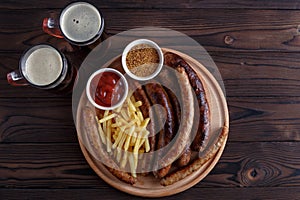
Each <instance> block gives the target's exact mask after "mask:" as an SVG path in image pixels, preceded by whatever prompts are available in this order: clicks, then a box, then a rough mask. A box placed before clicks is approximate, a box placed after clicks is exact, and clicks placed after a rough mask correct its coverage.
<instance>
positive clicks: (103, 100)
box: [91, 72, 125, 107]
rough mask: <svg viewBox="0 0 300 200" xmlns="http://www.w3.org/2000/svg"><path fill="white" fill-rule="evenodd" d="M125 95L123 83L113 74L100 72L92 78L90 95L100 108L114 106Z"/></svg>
mask: <svg viewBox="0 0 300 200" xmlns="http://www.w3.org/2000/svg"><path fill="white" fill-rule="evenodd" d="M124 93H125V88H124V82H123V80H122V79H121V77H120V76H119V75H118V74H116V73H114V72H102V73H100V74H98V75H97V76H95V77H94V79H93V80H92V83H91V94H95V95H94V99H95V102H96V103H97V104H98V105H100V106H105V107H110V106H113V105H116V104H117V103H118V102H119V101H120V100H121V98H122V97H123V95H124Z"/></svg>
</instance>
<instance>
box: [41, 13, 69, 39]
mask: <svg viewBox="0 0 300 200" xmlns="http://www.w3.org/2000/svg"><path fill="white" fill-rule="evenodd" d="M43 31H44V32H45V33H48V34H49V35H52V36H54V37H57V38H63V37H64V36H63V34H62V33H61V31H60V29H59V22H58V20H57V19H56V18H51V17H47V18H44V20H43Z"/></svg>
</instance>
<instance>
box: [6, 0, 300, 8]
mask: <svg viewBox="0 0 300 200" xmlns="http://www.w3.org/2000/svg"><path fill="white" fill-rule="evenodd" d="M16 2H18V3H16ZM35 2H36V1H32V0H31V1H30V0H27V1H20V0H19V1H9V0H3V1H1V5H0V8H5V9H32V8H63V7H64V6H65V5H66V4H68V3H70V2H72V0H64V1H50V2H47V1H41V2H40V3H38V4H35ZM89 2H91V3H93V4H94V5H97V6H98V7H99V8H115V9H125V8H181V9H185V8H236V9H245V8H248V9H299V8H300V3H299V2H298V1H295V0H284V1H282V0H273V1H269V0H260V1H256V0H240V1H238V0H203V1H197V0H169V1H159V0H143V1H135V2H133V1H131V0H114V1H110V0H89Z"/></svg>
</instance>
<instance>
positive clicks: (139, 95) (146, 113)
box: [133, 82, 156, 172]
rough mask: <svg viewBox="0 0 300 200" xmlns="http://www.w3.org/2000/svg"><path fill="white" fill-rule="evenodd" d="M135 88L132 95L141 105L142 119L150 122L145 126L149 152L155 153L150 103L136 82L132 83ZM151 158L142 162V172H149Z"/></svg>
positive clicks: (152, 116)
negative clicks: (147, 119) (148, 119)
mask: <svg viewBox="0 0 300 200" xmlns="http://www.w3.org/2000/svg"><path fill="white" fill-rule="evenodd" d="M133 84H134V85H135V87H136V90H135V91H134V93H133V96H134V97H135V99H136V100H137V101H141V102H142V103H143V104H142V106H141V112H142V114H143V117H144V118H147V117H149V118H150V122H149V124H148V126H147V130H149V132H150V134H149V144H150V152H153V151H155V133H156V132H155V119H154V113H153V112H150V107H151V104H150V101H149V99H148V97H147V95H146V93H145V91H144V89H143V88H142V86H141V85H140V84H139V83H138V82H134V83H133ZM152 157H153V156H151V157H150V156H149V157H147V160H144V161H143V163H142V164H141V169H142V171H144V172H146V171H149V170H150V169H151V167H152V165H153V158H152Z"/></svg>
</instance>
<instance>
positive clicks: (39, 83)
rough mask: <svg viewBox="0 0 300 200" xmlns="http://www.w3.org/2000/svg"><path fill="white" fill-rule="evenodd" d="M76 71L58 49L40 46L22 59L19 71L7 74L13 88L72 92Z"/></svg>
mask: <svg viewBox="0 0 300 200" xmlns="http://www.w3.org/2000/svg"><path fill="white" fill-rule="evenodd" d="M75 80H76V70H75V69H74V68H73V67H71V66H70V65H68V62H67V59H66V57H65V56H64V55H63V54H62V53H61V52H60V51H59V50H57V49H56V48H54V47H53V46H50V45H47V44H40V45H36V46H33V47H31V48H30V49H28V50H27V51H26V52H25V53H24V54H23V56H22V57H21V59H20V62H19V69H18V70H15V71H12V72H10V73H8V74H7V81H8V83H9V84H11V85H13V86H24V85H31V86H34V87H36V88H39V89H55V91H57V92H58V91H64V92H70V91H72V88H73V85H74V82H75Z"/></svg>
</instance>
